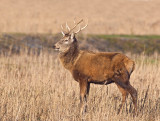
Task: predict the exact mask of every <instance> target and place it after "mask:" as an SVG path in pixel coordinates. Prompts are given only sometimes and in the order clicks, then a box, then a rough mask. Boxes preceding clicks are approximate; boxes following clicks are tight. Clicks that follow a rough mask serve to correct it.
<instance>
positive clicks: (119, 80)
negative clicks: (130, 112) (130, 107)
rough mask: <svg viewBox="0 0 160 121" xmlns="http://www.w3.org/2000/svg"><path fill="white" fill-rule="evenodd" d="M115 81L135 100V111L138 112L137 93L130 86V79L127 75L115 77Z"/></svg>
mask: <svg viewBox="0 0 160 121" xmlns="http://www.w3.org/2000/svg"><path fill="white" fill-rule="evenodd" d="M114 81H115V83H116V84H117V85H119V86H120V87H121V88H123V89H124V90H126V91H127V92H129V93H130V95H131V97H132V100H133V104H134V107H135V111H137V91H136V89H135V88H134V87H133V86H132V85H131V84H130V82H129V78H128V77H127V75H124V76H123V77H120V76H115V77H114Z"/></svg>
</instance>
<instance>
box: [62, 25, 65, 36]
mask: <svg viewBox="0 0 160 121" xmlns="http://www.w3.org/2000/svg"><path fill="white" fill-rule="evenodd" d="M61 28H62V30H63V29H64V28H63V25H61ZM62 30H61V33H62V35H63V36H64V35H65V33H64V32H63V31H62Z"/></svg>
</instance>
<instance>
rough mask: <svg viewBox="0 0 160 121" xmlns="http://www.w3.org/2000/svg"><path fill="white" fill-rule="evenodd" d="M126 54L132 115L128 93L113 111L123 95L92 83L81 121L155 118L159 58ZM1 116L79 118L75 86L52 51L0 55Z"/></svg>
mask: <svg viewBox="0 0 160 121" xmlns="http://www.w3.org/2000/svg"><path fill="white" fill-rule="evenodd" d="M127 55H128V56H129V57H130V58H132V59H133V60H135V62H136V69H135V71H134V72H133V74H132V75H131V79H130V82H131V84H132V85H133V86H134V87H135V88H136V89H137V91H138V111H137V114H136V115H134V114H133V109H134V107H133V104H132V100H131V97H130V95H129V96H128V98H127V102H126V103H125V105H124V107H123V110H122V112H121V113H120V114H117V112H118V109H119V105H120V104H121V100H122V99H121V93H120V91H119V90H118V88H117V87H116V85H115V84H111V85H107V86H103V85H94V84H92V85H91V91H90V95H89V99H88V104H87V105H88V110H87V113H86V115H85V120H87V121H120V120H121V121H122V120H123V121H158V120H160V56H159V55H158V54H156V53H155V54H154V55H152V56H145V55H143V54H141V55H131V54H127ZM0 120H1V121H11V120H12V121H78V120H81V118H80V116H79V84H78V83H77V82H76V81H74V80H73V78H72V76H71V74H70V72H68V71H67V70H65V69H64V68H63V67H62V65H61V63H60V62H59V59H58V56H57V54H49V53H48V52H42V53H40V55H39V56H37V55H34V54H30V55H28V54H27V53H26V52H22V53H20V55H12V56H1V57H0Z"/></svg>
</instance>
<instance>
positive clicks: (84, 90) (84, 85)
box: [79, 81, 90, 115]
mask: <svg viewBox="0 0 160 121" xmlns="http://www.w3.org/2000/svg"><path fill="white" fill-rule="evenodd" d="M79 85H80V114H81V115H84V114H85V113H86V110H87V97H88V95H89V90H90V83H88V82H87V81H80V82H79Z"/></svg>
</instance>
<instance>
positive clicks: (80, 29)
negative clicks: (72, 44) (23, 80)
mask: <svg viewBox="0 0 160 121" xmlns="http://www.w3.org/2000/svg"><path fill="white" fill-rule="evenodd" d="M87 26H88V19H87V24H86V25H85V26H84V27H82V28H81V27H80V26H79V30H78V31H76V32H74V33H75V34H77V33H78V32H80V31H82V30H83V29H85V28H86V27H87Z"/></svg>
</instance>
